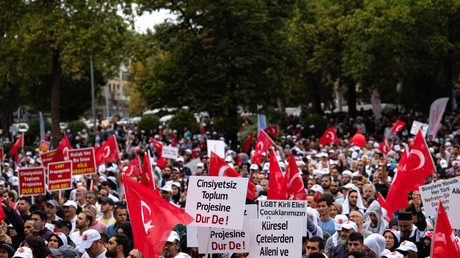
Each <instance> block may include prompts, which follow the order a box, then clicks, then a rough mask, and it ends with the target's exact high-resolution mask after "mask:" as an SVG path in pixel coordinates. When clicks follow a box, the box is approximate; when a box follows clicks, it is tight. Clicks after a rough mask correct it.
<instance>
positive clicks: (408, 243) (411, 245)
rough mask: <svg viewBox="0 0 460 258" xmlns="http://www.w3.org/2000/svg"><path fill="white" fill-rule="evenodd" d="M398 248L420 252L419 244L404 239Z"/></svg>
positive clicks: (404, 250)
mask: <svg viewBox="0 0 460 258" xmlns="http://www.w3.org/2000/svg"><path fill="white" fill-rule="evenodd" d="M396 250H399V251H403V252H407V251H414V252H418V250H417V246H416V245H415V244H414V243H412V242H411V241H407V240H406V241H404V242H402V243H401V244H400V245H399V247H398V248H396Z"/></svg>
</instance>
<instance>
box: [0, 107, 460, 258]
mask: <svg viewBox="0 0 460 258" xmlns="http://www.w3.org/2000/svg"><path fill="white" fill-rule="evenodd" d="M327 118H328V121H329V126H333V127H335V129H336V132H337V136H338V137H339V142H338V143H337V144H328V145H326V146H322V145H320V144H319V137H320V136H321V133H322V132H319V131H317V132H316V134H315V125H311V126H310V129H311V130H310V132H313V134H311V135H305V134H304V132H305V131H306V130H305V128H303V127H302V125H301V121H302V119H301V118H299V117H292V116H290V117H287V125H288V126H287V127H286V128H281V130H280V136H279V137H278V138H277V139H273V140H274V141H275V145H274V146H273V148H274V153H275V155H276V158H277V160H278V163H279V165H280V168H281V170H282V171H283V173H284V171H285V170H286V165H287V164H288V162H287V161H288V158H289V155H291V154H293V155H294V157H295V159H296V160H297V166H298V167H299V169H300V171H301V175H302V176H301V177H302V180H303V182H304V186H305V189H306V192H307V194H308V195H307V205H308V208H307V213H308V218H307V219H308V223H307V228H306V229H304V230H305V231H306V232H307V237H304V239H303V245H302V255H303V257H312V258H314V257H356V258H358V257H428V256H430V246H431V241H432V238H433V230H434V219H435V218H431V217H427V216H425V214H424V210H423V204H422V200H421V196H420V193H419V192H417V191H415V192H410V193H409V194H408V207H407V209H404V210H400V211H399V212H397V214H396V217H395V218H393V219H391V220H389V221H388V220H386V217H387V215H388V214H387V211H386V210H385V209H382V207H381V206H380V204H379V202H378V201H377V196H378V194H379V193H380V194H381V195H382V196H386V195H387V193H388V190H389V188H390V187H391V184H392V181H393V178H394V177H395V174H396V173H397V169H396V168H397V167H398V163H399V160H400V158H401V154H402V152H403V150H404V148H405V146H406V145H409V144H410V143H411V141H413V138H414V136H413V135H411V134H410V127H411V124H412V122H413V121H414V120H418V121H424V118H423V115H422V113H419V112H415V111H402V112H401V111H399V112H391V113H389V114H387V115H385V116H384V117H383V118H381V119H379V120H377V119H375V118H374V117H373V116H372V115H371V114H369V113H367V112H360V115H359V116H357V117H353V118H352V117H348V116H347V115H335V114H332V115H328V116H327ZM398 119H399V120H402V121H404V122H406V126H405V127H404V129H403V130H402V131H400V132H398V133H394V134H391V133H390V131H391V127H392V122H395V121H396V120H398ZM210 124H212V121H202V122H201V124H200V125H201V128H200V132H198V133H196V134H193V133H192V132H190V131H188V130H187V128H184V134H182V135H178V134H177V131H176V130H173V129H171V128H169V126H168V124H167V123H166V124H165V125H163V126H160V127H159V128H152V130H151V131H149V132H145V131H137V128H136V125H126V126H117V125H116V124H114V125H113V126H112V127H111V128H99V129H98V131H97V135H95V136H93V137H89V136H88V133H87V132H86V131H81V132H71V131H65V132H64V134H65V135H66V136H67V138H68V139H69V141H70V142H71V143H72V146H73V147H75V148H81V147H91V146H94V145H95V144H98V145H100V144H102V143H103V142H104V141H105V140H107V139H108V138H109V137H111V136H112V135H115V136H116V138H117V142H118V144H119V151H120V161H119V162H113V163H107V164H105V165H102V166H100V167H99V168H98V171H97V173H96V174H92V175H89V176H74V177H73V179H72V180H73V189H71V190H67V191H62V192H57V191H54V192H47V194H46V195H39V196H34V197H32V198H31V197H24V196H18V184H19V180H18V174H17V173H18V169H20V168H26V167H37V166H42V162H41V160H40V156H39V153H38V149H37V151H36V152H35V153H33V152H25V153H24V152H23V153H22V154H21V155H20V161H19V163H17V164H16V163H15V162H14V158H13V157H9V156H8V155H7V156H6V157H5V158H4V162H3V164H2V176H1V177H0V191H1V192H2V208H3V211H4V213H5V216H6V217H5V218H4V219H3V221H2V222H1V227H0V258H2V257H37V258H42V257H71V258H74V257H91V258H95V257H97V258H100V257H142V254H141V253H140V252H139V250H138V249H136V247H135V246H134V241H133V232H132V228H131V223H130V218H129V213H128V209H127V203H126V198H125V195H124V192H123V187H122V183H121V182H120V178H121V175H122V174H123V173H124V172H125V171H126V169H127V167H128V166H129V164H130V162H131V161H132V160H133V158H135V157H136V156H139V158H141V159H142V158H143V157H144V153H145V152H146V151H150V152H151V153H152V158H151V159H152V164H153V165H154V166H155V167H154V171H155V172H154V174H155V180H156V183H157V185H158V186H159V188H160V189H159V191H160V196H161V197H162V198H163V199H164V200H166V201H168V202H170V203H171V204H172V205H176V206H178V207H180V208H185V205H186V202H187V182H188V178H189V177H191V176H207V175H208V173H209V162H210V159H209V157H208V156H207V150H206V140H207V139H221V140H224V141H225V138H224V135H222V134H220V133H218V132H213V131H212V130H211V129H210V128H211V127H210V126H209V125H210ZM247 125H248V120H246V123H245V124H243V126H242V130H244V128H245V126H247ZM357 130H361V133H362V134H363V135H365V136H366V144H365V146H364V147H362V148H359V147H356V146H350V145H349V141H350V138H351V137H352V136H353V134H354V133H355V132H356V131H357ZM72 133H73V134H77V135H78V136H77V137H74V136H73V135H72ZM459 136H460V118H459V117H458V116H457V115H455V113H446V114H445V115H444V119H443V121H442V126H441V128H440V130H439V132H438V134H437V136H436V137H432V136H429V137H428V138H427V144H428V146H429V149H430V152H431V154H432V158H433V161H434V163H435V165H436V170H437V171H436V173H434V174H433V175H431V176H429V177H427V178H426V179H425V183H426V184H428V183H431V182H436V181H439V180H443V179H447V178H451V177H455V176H459V175H460V145H459V144H460V141H459ZM90 138H92V139H93V140H92V141H90V140H88V139H90ZM150 138H152V139H155V140H156V141H159V142H162V143H163V144H165V145H167V144H170V143H171V141H173V139H174V140H175V141H177V146H178V147H179V157H178V158H177V159H176V160H169V161H168V163H167V165H166V166H164V167H159V166H156V163H155V162H156V161H157V159H158V157H159V153H156V152H155V148H154V146H153V144H152V142H151V141H150ZM242 140H244V139H242ZM383 140H387V141H388V142H389V146H390V147H391V151H389V152H388V153H387V154H386V155H384V154H383V153H382V152H381V151H380V150H379V146H380V142H381V141H383ZM253 145H254V144H253ZM252 155H254V148H253V147H252V150H251V151H249V152H248V153H244V152H243V148H242V146H241V147H239V148H238V149H235V150H231V149H230V148H227V150H226V156H225V157H223V158H224V159H225V161H226V162H227V163H228V164H229V166H231V167H232V168H234V169H235V170H236V171H237V172H238V173H239V174H240V175H241V176H243V177H250V176H252V178H250V180H251V181H252V182H253V183H254V184H255V185H256V187H257V191H256V196H255V198H254V199H253V200H249V199H247V203H257V201H258V200H261V199H266V198H267V193H268V185H269V173H270V167H269V162H268V160H269V155H270V153H262V163H261V164H251V158H252ZM196 158H199V159H200V161H199V162H198V164H197V165H196V166H194V167H192V168H191V167H189V166H187V163H188V162H190V161H192V160H193V159H196ZM136 179H137V180H139V178H136ZM186 234H187V231H186V227H184V226H183V225H177V226H176V227H175V228H174V229H173V231H172V232H171V234H170V236H169V237H168V239H167V241H166V244H165V246H164V249H163V252H162V256H163V257H166V258H168V257H203V254H199V252H198V249H197V248H196V247H187V242H186ZM214 256H216V257H246V256H248V254H247V253H238V254H219V255H214Z"/></svg>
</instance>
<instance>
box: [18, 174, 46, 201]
mask: <svg viewBox="0 0 460 258" xmlns="http://www.w3.org/2000/svg"><path fill="white" fill-rule="evenodd" d="M18 177H19V195H20V196H21V195H22V196H31V195H40V194H45V193H46V191H45V168H44V167H35V168H20V169H19V173H18Z"/></svg>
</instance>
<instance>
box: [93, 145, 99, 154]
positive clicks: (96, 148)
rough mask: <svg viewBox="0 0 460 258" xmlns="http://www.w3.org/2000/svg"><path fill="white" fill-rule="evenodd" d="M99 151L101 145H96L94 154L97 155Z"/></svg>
mask: <svg viewBox="0 0 460 258" xmlns="http://www.w3.org/2000/svg"><path fill="white" fill-rule="evenodd" d="M98 150H99V145H97V144H96V145H94V153H97V151H98Z"/></svg>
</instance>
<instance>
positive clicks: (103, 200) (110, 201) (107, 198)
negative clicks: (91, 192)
mask: <svg viewBox="0 0 460 258" xmlns="http://www.w3.org/2000/svg"><path fill="white" fill-rule="evenodd" d="M99 201H100V202H105V203H108V204H110V205H113V204H114V203H113V200H112V199H111V198H109V197H106V198H104V199H99Z"/></svg>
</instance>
